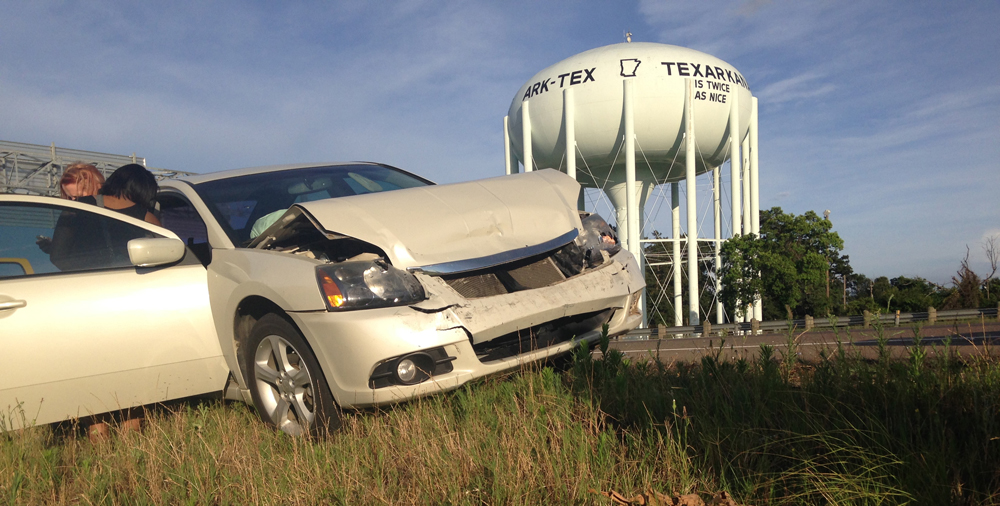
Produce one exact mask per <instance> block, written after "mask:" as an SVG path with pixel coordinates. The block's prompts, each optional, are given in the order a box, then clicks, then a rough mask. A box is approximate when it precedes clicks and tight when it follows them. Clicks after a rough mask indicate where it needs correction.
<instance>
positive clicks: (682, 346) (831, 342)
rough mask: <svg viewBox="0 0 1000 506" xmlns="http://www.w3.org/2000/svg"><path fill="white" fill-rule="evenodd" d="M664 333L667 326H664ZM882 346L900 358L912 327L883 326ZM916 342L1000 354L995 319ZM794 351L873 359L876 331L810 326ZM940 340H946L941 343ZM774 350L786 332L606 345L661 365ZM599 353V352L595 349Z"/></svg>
mask: <svg viewBox="0 0 1000 506" xmlns="http://www.w3.org/2000/svg"><path fill="white" fill-rule="evenodd" d="M668 331H669V327H668ZM883 332H884V337H885V338H886V342H887V347H888V349H889V350H890V353H891V356H892V357H893V358H906V357H908V356H909V351H908V349H909V348H911V347H912V346H914V327H909V326H907V327H885V328H884V329H883ZM920 336H921V343H922V344H923V345H924V346H926V347H927V356H928V357H933V356H938V355H939V354H942V353H944V350H945V349H950V350H952V352H953V353H956V354H958V355H959V356H961V357H964V358H970V357H974V356H976V355H983V354H989V355H991V356H998V355H1000V322H996V321H993V322H982V323H961V324H953V323H949V324H943V325H933V326H932V325H925V326H924V327H922V328H921V329H920ZM792 337H793V342H794V350H795V354H796V355H797V356H798V357H799V359H800V360H803V361H805V362H815V361H817V360H820V358H821V353H822V352H823V351H824V350H826V353H827V354H828V355H829V354H830V353H832V352H833V351H835V350H836V349H837V341H838V338H839V340H840V342H841V343H843V345H844V346H845V347H846V352H847V353H848V354H849V355H855V354H859V355H860V356H862V357H865V358H869V359H874V358H877V357H878V335H877V333H876V331H875V330H874V329H856V328H852V329H850V330H847V329H839V330H838V332H836V333H835V332H833V331H831V330H830V329H822V330H821V329H813V330H810V331H808V332H804V331H802V330H795V331H794V332H793V335H792ZM946 343H950V344H948V345H947V346H946ZM764 344H766V345H770V346H773V347H774V349H775V357H780V356H782V354H783V353H786V352H787V349H788V347H789V336H788V335H787V334H763V335H757V336H749V335H748V336H732V335H730V336H726V337H719V336H717V335H715V336H710V337H686V338H678V339H670V338H666V339H645V340H638V339H629V340H624V339H623V340H612V342H611V346H610V347H611V348H612V349H616V350H620V351H621V352H622V353H624V354H625V356H626V357H628V358H630V359H643V358H646V359H654V358H659V359H660V360H661V361H662V362H664V363H671V362H675V361H700V360H701V357H703V356H705V355H708V354H712V355H714V354H719V353H720V350H719V348H720V347H722V351H721V356H722V357H726V358H737V357H746V358H753V357H756V356H757V355H758V354H759V352H760V349H761V345H764ZM595 353H596V356H598V357H599V356H600V351H596V352H595Z"/></svg>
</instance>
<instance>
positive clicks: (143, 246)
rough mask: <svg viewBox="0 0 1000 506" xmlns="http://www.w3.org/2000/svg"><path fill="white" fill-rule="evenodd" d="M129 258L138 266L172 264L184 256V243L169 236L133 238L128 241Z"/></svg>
mask: <svg viewBox="0 0 1000 506" xmlns="http://www.w3.org/2000/svg"><path fill="white" fill-rule="evenodd" d="M128 258H129V260H131V261H132V265H134V266H136V267H156V266H158V265H164V264H171V263H174V262H176V261H178V260H180V259H182V258H184V243H183V242H181V240H180V239H171V238H169V237H161V238H155V239H132V240H131V241H129V242H128Z"/></svg>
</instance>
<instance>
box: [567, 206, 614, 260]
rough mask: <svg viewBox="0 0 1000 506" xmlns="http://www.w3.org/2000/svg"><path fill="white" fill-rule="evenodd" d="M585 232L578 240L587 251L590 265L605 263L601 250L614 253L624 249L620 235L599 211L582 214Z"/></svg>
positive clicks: (581, 219) (610, 253)
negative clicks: (619, 238)
mask: <svg viewBox="0 0 1000 506" xmlns="http://www.w3.org/2000/svg"><path fill="white" fill-rule="evenodd" d="M580 221H581V222H582V224H583V233H581V234H580V235H579V236H578V237H577V239H576V241H577V244H579V245H580V247H581V248H583V250H584V251H585V252H586V257H587V262H588V263H589V264H590V265H600V264H602V263H604V259H603V257H602V256H601V251H607V252H608V254H609V255H614V254H615V253H618V251H620V250H621V249H622V247H621V244H620V243H619V242H618V235H617V234H615V231H614V229H612V228H611V225H608V222H606V221H604V218H601V215H599V214H597V213H591V214H589V215H587V216H581V218H580Z"/></svg>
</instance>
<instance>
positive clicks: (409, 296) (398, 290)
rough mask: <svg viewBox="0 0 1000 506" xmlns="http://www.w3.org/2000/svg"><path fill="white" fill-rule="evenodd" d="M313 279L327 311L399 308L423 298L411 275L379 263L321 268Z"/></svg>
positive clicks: (417, 282) (324, 266)
mask: <svg viewBox="0 0 1000 506" xmlns="http://www.w3.org/2000/svg"><path fill="white" fill-rule="evenodd" d="M316 279H317V280H318V281H319V288H320V292H321V293H322V294H323V298H324V300H325V301H326V307H327V309H328V310H330V311H345V310H351V309H365V308H373V307H388V306H402V305H406V304H412V303H414V302H420V301H422V300H424V299H425V298H426V296H425V294H424V287H423V286H422V285H421V284H420V282H419V281H417V278H415V277H414V276H413V274H410V273H409V272H406V271H404V270H400V269H397V268H395V267H393V266H391V265H389V264H388V263H386V262H384V261H382V260H376V261H374V262H342V263H339V264H330V265H321V266H319V267H316Z"/></svg>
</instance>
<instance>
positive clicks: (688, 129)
mask: <svg viewBox="0 0 1000 506" xmlns="http://www.w3.org/2000/svg"><path fill="white" fill-rule="evenodd" d="M694 140H695V139H694V81H692V80H691V79H688V80H687V93H686V96H685V100H684V142H685V143H686V144H685V146H684V151H685V153H684V159H685V165H686V168H687V257H688V307H689V308H690V309H689V310H688V321H690V322H691V323H690V324H691V325H697V324H698V323H700V322H701V318H700V313H701V311H700V309H699V307H698V306H699V303H700V301H699V300H698V298H699V297H698V201H697V187H696V186H697V183H696V182H695V172H696V167H695V162H696V160H695V155H696V154H695V149H696V148H695V142H694Z"/></svg>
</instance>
